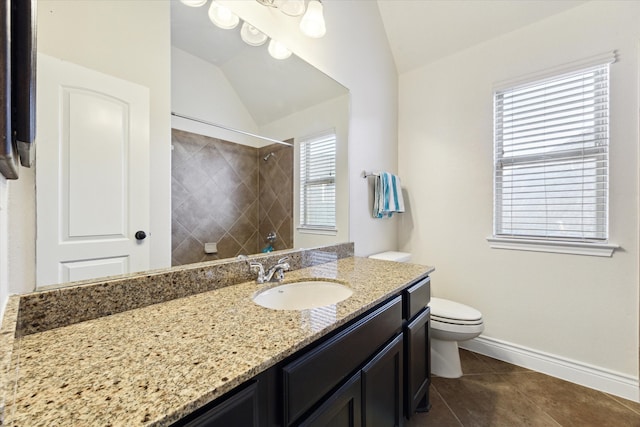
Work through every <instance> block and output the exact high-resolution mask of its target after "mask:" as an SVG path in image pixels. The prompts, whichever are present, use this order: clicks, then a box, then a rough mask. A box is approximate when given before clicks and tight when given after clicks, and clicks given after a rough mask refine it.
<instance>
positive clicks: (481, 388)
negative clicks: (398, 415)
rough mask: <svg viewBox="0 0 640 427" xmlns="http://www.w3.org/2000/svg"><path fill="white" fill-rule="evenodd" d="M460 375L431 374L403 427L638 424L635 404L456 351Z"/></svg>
mask: <svg viewBox="0 0 640 427" xmlns="http://www.w3.org/2000/svg"><path fill="white" fill-rule="evenodd" d="M460 358H461V362H462V370H463V372H464V375H463V376H462V378H456V379H449V378H439V377H435V376H434V377H433V381H432V385H431V404H432V408H431V411H430V412H428V413H423V414H417V415H415V416H414V417H412V419H411V420H410V421H409V422H408V423H407V424H406V425H407V426H408V427H425V426H428V427H460V426H463V427H471V426H473V427H487V426H492V427H493V426H505V427H520V426H544V427H546V426H549V427H559V426H562V427H569V426H571V427H573V426H576V427H591V426H594V427H596V426H597V427H618V426H620V427H640V404H639V403H636V402H632V401H629V400H625V399H622V398H619V397H616V396H612V395H610V394H606V393H602V392H599V391H596V390H592V389H590V388H586V387H582V386H579V385H575V384H572V383H569V382H566V381H562V380H559V379H557V378H553V377H550V376H548V375H544V374H540V373H538V372H534V371H531V370H528V369H525V368H521V367H518V366H514V365H511V364H509V363H505V362H502V361H499V360H496V359H492V358H490V357H487V356H483V355H481V354H477V353H472V352H470V351H466V350H460Z"/></svg>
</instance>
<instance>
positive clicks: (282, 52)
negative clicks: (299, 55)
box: [267, 39, 291, 59]
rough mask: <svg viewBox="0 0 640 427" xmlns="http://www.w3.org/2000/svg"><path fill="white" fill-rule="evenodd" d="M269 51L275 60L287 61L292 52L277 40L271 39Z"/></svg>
mask: <svg viewBox="0 0 640 427" xmlns="http://www.w3.org/2000/svg"><path fill="white" fill-rule="evenodd" d="M267 50H268V51H269V55H271V56H272V57H274V58H275V59H287V58H288V57H290V56H291V51H290V50H289V49H288V48H287V47H286V46H285V45H284V44H283V43H280V42H279V41H277V40H273V39H271V41H270V42H269V47H268V49H267Z"/></svg>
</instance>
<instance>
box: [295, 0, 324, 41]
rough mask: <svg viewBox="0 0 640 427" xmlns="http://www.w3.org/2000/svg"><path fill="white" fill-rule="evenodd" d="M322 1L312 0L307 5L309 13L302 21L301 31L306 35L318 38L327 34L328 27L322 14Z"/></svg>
mask: <svg viewBox="0 0 640 427" xmlns="http://www.w3.org/2000/svg"><path fill="white" fill-rule="evenodd" d="M322 9H323V7H322V3H320V2H319V1H318V0H311V1H310V2H309V5H308V6H307V13H305V14H304V16H303V17H302V20H301V21H300V31H302V33H303V34H304V35H306V36H309V37H312V38H314V39H318V38H320V37H322V36H324V35H325V33H326V32H327V27H326V26H325V23H324V16H322Z"/></svg>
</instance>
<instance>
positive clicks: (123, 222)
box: [36, 54, 150, 287]
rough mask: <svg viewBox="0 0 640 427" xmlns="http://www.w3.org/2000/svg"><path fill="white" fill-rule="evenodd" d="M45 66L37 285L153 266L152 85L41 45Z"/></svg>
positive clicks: (41, 86) (41, 99)
mask: <svg viewBox="0 0 640 427" xmlns="http://www.w3.org/2000/svg"><path fill="white" fill-rule="evenodd" d="M38 74H39V76H38V85H39V86H38V109H37V114H38V116H37V122H38V135H37V144H38V145H37V150H36V153H37V154H36V155H37V157H36V162H37V174H36V202H37V235H38V238H37V244H36V257H37V279H36V280H37V286H38V287H41V286H44V285H51V284H57V283H63V282H68V281H76V280H84V279H91V278H96V277H103V276H110V275H117V274H124V273H128V272H132V271H141V270H146V269H148V268H149V247H150V242H149V239H146V240H144V239H143V240H138V239H136V237H135V235H136V232H137V231H146V234H148V232H149V229H148V227H149V91H148V89H147V88H145V87H143V86H140V85H137V84H134V83H131V82H128V81H125V80H121V79H118V78H115V77H112V76H108V75H106V74H102V73H99V72H97V71H94V70H90V69H87V68H84V67H81V66H79V65H76V64H73V63H69V62H65V61H62V60H59V59H56V58H53V57H50V56H47V55H42V54H41V55H39V57H38ZM138 236H139V237H140V236H141V234H139V235H138Z"/></svg>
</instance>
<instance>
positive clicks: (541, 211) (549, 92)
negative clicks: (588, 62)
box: [494, 63, 609, 242]
mask: <svg viewBox="0 0 640 427" xmlns="http://www.w3.org/2000/svg"><path fill="white" fill-rule="evenodd" d="M494 105H495V176H494V183H495V188H494V194H495V206H494V235H495V236H497V237H523V238H542V239H550V240H560V241H584V242H590V241H592V242H595V241H606V240H607V239H608V223H607V221H608V176H609V173H608V167H609V165H608V151H609V150H608V148H609V63H606V64H603V65H598V66H593V67H590V68H587V69H583V70H580V71H577V72H573V73H569V74H564V75H561V76H557V77H554V78H548V79H544V80H540V81H537V82H533V83H529V84H526V85H521V86H517V87H513V88H509V89H506V90H501V91H498V92H496V93H495V98H494Z"/></svg>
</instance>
